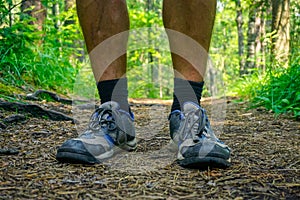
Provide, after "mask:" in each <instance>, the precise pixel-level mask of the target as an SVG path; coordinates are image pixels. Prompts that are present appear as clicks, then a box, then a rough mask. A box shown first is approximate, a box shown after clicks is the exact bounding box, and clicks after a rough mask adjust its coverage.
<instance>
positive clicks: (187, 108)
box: [183, 102, 199, 112]
mask: <svg viewBox="0 0 300 200" xmlns="http://www.w3.org/2000/svg"><path fill="white" fill-rule="evenodd" d="M197 109H199V106H198V105H196V104H195V103H192V102H186V103H184V104H183V111H184V112H189V111H193V110H197Z"/></svg>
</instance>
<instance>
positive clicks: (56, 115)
mask: <svg viewBox="0 0 300 200" xmlns="http://www.w3.org/2000/svg"><path fill="white" fill-rule="evenodd" d="M0 108H2V109H4V110H9V111H16V112H18V113H30V114H31V115H32V116H33V117H38V118H39V117H45V118H49V119H51V120H54V121H72V123H76V122H77V121H76V120H75V119H74V118H72V117H69V116H67V115H65V114H63V113H60V112H57V111H53V110H48V109H44V108H42V107H41V106H39V105H36V104H24V103H18V102H4V101H0Z"/></svg>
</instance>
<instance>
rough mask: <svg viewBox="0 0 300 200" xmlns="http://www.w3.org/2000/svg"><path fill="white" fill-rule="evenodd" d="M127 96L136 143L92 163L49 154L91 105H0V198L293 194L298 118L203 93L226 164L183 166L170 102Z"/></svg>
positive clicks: (299, 178)
mask: <svg viewBox="0 0 300 200" xmlns="http://www.w3.org/2000/svg"><path fill="white" fill-rule="evenodd" d="M131 103H132V105H133V106H132V110H133V112H134V113H135V118H136V122H135V124H136V132H137V137H138V140H139V143H138V148H137V150H136V151H134V152H122V151H120V152H119V154H118V155H116V156H115V157H114V158H112V159H110V160H107V161H105V162H104V163H103V164H97V165H79V164H63V163H59V162H57V161H56V159H55V155H56V150H57V148H58V147H59V145H61V144H62V143H63V141H65V140H66V139H68V138H71V137H76V136H77V135H78V132H79V130H82V129H83V127H84V126H85V123H87V121H88V119H89V115H90V114H91V113H92V112H93V110H92V109H82V108H81V109H79V107H78V108H75V107H72V106H71V105H64V104H61V103H55V102H40V103H39V104H40V106H43V107H45V108H48V109H53V110H56V111H59V112H63V113H65V114H67V115H70V116H74V117H75V118H76V119H79V121H81V125H75V124H72V123H71V122H70V121H52V120H50V119H47V118H36V117H32V116H31V115H30V114H23V115H24V116H25V118H24V117H20V116H19V115H20V114H22V113H20V114H19V113H15V112H11V111H4V110H0V122H1V124H2V125H1V126H0V150H1V151H0V199H167V200H176V199H235V200H242V199H300V173H299V170H300V123H299V121H295V120H294V119H292V118H289V117H288V116H279V117H277V118H275V117H274V114H273V113H270V112H268V111H266V110H264V109H262V108H259V109H250V110H249V109H247V107H248V106H247V104H246V103H243V102H236V101H235V100H233V99H230V100H226V101H224V100H211V99H207V100H204V101H203V103H202V105H203V107H205V108H206V109H207V111H208V114H209V115H211V116H212V119H211V123H212V125H213V127H214V129H215V132H216V133H217V134H218V136H219V138H220V139H221V140H222V141H224V142H225V143H226V144H227V145H228V146H230V147H231V149H232V166H231V167H229V168H227V169H211V168H207V169H205V170H198V169H184V168H182V167H180V166H178V165H177V163H176V154H175V151H174V149H175V148H174V147H173V146H174V144H172V143H171V142H170V138H169V128H168V119H167V118H168V113H169V109H170V102H169V101H167V102H166V101H154V100H143V101H142V100H132V101H131ZM82 107H84V106H82ZM91 107H93V106H87V107H86V108H91ZM16 114H18V117H17V118H16ZM72 114H73V115H72ZM5 119H6V120H5ZM9 119H19V120H10V121H9ZM8 122H9V123H8Z"/></svg>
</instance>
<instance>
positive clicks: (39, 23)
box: [21, 0, 47, 31]
mask: <svg viewBox="0 0 300 200" xmlns="http://www.w3.org/2000/svg"><path fill="white" fill-rule="evenodd" d="M32 7H33V8H32ZM31 8H32V9H31ZM21 11H22V12H24V13H25V14H28V15H29V16H31V17H33V18H35V19H36V20H35V21H32V22H31V24H34V25H36V27H37V29H38V30H40V31H41V30H42V29H43V23H44V21H45V18H46V13H47V12H46V9H45V7H44V6H43V4H42V2H41V0H27V1H22V4H21Z"/></svg>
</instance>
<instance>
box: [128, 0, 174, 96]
mask: <svg viewBox="0 0 300 200" xmlns="http://www.w3.org/2000/svg"><path fill="white" fill-rule="evenodd" d="M149 2H150V3H149V4H148V3H147V1H141V0H129V1H127V3H128V7H129V17H130V28H131V33H136V34H131V35H130V41H134V42H129V48H128V49H129V52H128V54H127V55H128V69H127V71H128V73H127V77H128V79H129V84H128V88H129V96H130V97H132V98H163V99H170V98H172V96H171V92H170V89H171V87H172V84H173V72H172V62H171V55H170V53H169V52H168V51H166V50H165V49H167V48H168V44H167V43H166V44H164V48H165V49H161V47H162V44H161V42H162V41H163V40H165V38H163V37H164V36H163V35H162V30H163V22H162V18H161V3H162V1H161V0H153V1H149ZM135 31H136V32H135ZM160 37H161V38H162V39H161V40H160V39H157V38H160ZM145 41H146V42H145ZM141 44H145V46H141Z"/></svg>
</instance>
